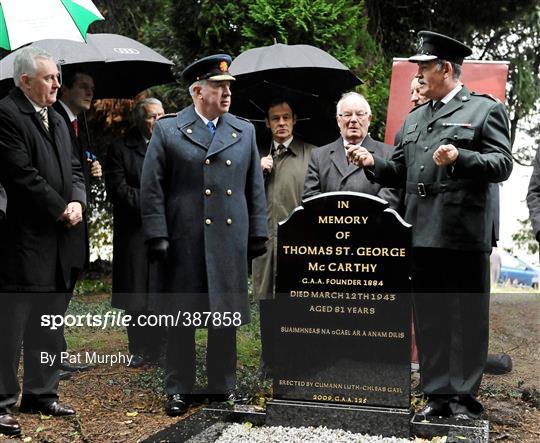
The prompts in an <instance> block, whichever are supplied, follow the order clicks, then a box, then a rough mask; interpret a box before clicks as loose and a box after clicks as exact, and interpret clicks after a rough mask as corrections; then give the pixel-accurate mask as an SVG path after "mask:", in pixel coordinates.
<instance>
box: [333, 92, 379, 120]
mask: <svg viewBox="0 0 540 443" xmlns="http://www.w3.org/2000/svg"><path fill="white" fill-rule="evenodd" d="M349 97H357V98H359V99H360V100H362V101H363V102H364V103H365V104H366V106H367V110H368V112H369V114H370V115H371V106H369V103H368V101H367V100H366V98H365V97H364V96H363V95H362V94H359V93H358V92H354V91H350V92H345V93H344V94H343V95H342V96H341V98H340V99H339V101H338V102H337V105H336V116H337V115H339V114H340V112H339V111H340V109H341V105H342V104H343V101H344V100H346V99H348V98H349Z"/></svg>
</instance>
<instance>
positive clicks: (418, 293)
mask: <svg viewBox="0 0 540 443" xmlns="http://www.w3.org/2000/svg"><path fill="white" fill-rule="evenodd" d="M489 278H490V275H489V253H487V252H469V251H457V250H449V249H436V248H414V249H413V290H414V295H413V308H414V316H415V317H414V321H415V328H416V340H417V345H418V350H419V356H420V374H421V382H422V390H423V391H424V393H425V394H427V395H428V396H457V397H459V398H461V397H462V398H464V399H467V398H469V397H470V396H472V395H474V394H476V392H477V390H478V388H479V386H480V382H481V380H482V373H483V370H484V365H485V361H486V357H487V349H488V340H489V290H490V286H489V284H490V282H489ZM464 401H468V400H464Z"/></svg>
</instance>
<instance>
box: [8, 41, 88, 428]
mask: <svg viewBox="0 0 540 443" xmlns="http://www.w3.org/2000/svg"><path fill="white" fill-rule="evenodd" d="M13 71H14V80H15V85H16V86H17V87H16V88H14V89H13V90H12V91H11V92H10V93H9V95H8V96H7V97H6V98H4V99H2V100H1V101H0V182H1V183H2V184H3V186H4V187H5V190H6V194H7V198H8V205H7V212H8V214H9V217H7V219H6V223H5V224H4V226H3V227H2V229H1V230H0V297H1V304H2V309H1V310H0V349H2V358H1V359H0V432H2V433H4V434H18V433H20V426H19V424H18V422H17V420H16V419H15V417H14V416H13V415H11V409H12V408H13V407H14V406H15V403H16V402H17V399H18V396H19V392H20V388H19V384H18V380H17V370H18V366H19V357H20V354H21V346H22V343H23V339H24V377H23V393H22V399H21V404H20V407H19V411H20V412H28V413H36V412H40V413H43V414H46V415H55V416H60V415H72V414H74V413H75V412H74V411H73V409H71V408H68V407H65V406H62V405H61V404H59V403H58V394H57V390H58V380H59V379H58V367H57V365H56V364H54V360H53V358H59V351H60V349H59V347H60V346H59V344H60V339H59V336H58V330H53V329H51V328H50V327H47V326H46V324H44V325H42V320H43V317H42V316H44V315H62V314H63V313H64V306H65V293H66V291H67V289H68V288H70V287H71V271H72V268H73V263H72V256H71V255H70V251H71V250H72V248H80V247H83V246H82V245H79V244H76V243H73V241H72V239H71V238H70V236H69V233H70V229H72V227H73V226H76V225H77V224H79V223H81V221H82V217H83V214H82V212H83V207H84V205H85V201H86V195H85V189H84V181H83V177H82V173H81V170H80V164H79V162H78V161H77V159H76V157H75V156H74V155H73V148H72V146H71V142H70V138H69V133H68V129H67V127H66V124H65V122H64V120H62V118H61V117H60V116H59V115H58V113H56V111H54V110H53V109H52V108H51V106H52V104H53V103H54V102H55V100H56V94H57V91H58V88H59V87H60V84H59V82H58V81H59V72H58V69H57V66H56V63H55V62H54V60H53V59H52V57H51V56H50V55H49V54H48V53H46V52H44V51H42V50H41V49H39V48H35V47H28V48H24V49H22V50H20V51H18V55H17V57H16V58H15V61H14V69H13ZM44 357H46V360H44Z"/></svg>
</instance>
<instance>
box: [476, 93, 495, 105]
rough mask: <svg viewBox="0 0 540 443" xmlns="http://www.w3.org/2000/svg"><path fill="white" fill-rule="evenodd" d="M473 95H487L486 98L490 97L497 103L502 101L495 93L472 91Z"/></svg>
mask: <svg viewBox="0 0 540 443" xmlns="http://www.w3.org/2000/svg"><path fill="white" fill-rule="evenodd" d="M471 95H474V96H476V97H486V98H489V99H491V100H493V101H495V102H497V103H501V101H500V100H499V99H498V98H497V97H495V96H494V95H492V94H487V93H481V92H471Z"/></svg>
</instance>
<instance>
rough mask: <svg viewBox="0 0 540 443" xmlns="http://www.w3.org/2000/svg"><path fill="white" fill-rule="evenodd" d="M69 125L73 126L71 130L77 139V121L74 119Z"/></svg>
mask: <svg viewBox="0 0 540 443" xmlns="http://www.w3.org/2000/svg"><path fill="white" fill-rule="evenodd" d="M71 124H72V125H73V130H74V131H75V137H78V136H79V122H78V121H77V119H75V120H73V121H72V122H71Z"/></svg>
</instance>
